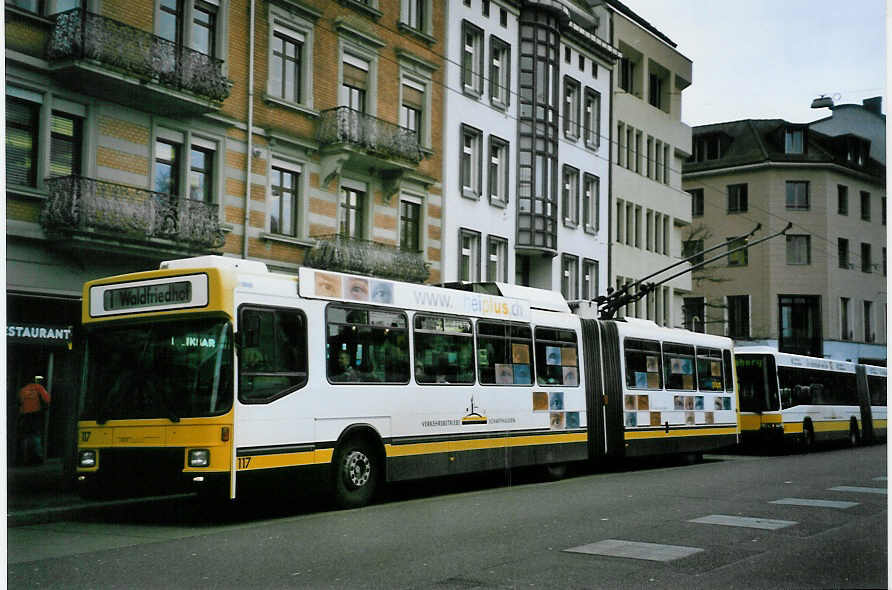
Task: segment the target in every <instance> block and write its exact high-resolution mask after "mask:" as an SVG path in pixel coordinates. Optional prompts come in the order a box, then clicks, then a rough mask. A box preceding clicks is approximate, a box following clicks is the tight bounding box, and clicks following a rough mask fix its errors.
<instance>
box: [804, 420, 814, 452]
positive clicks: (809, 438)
mask: <svg viewBox="0 0 892 590" xmlns="http://www.w3.org/2000/svg"><path fill="white" fill-rule="evenodd" d="M814 448H815V431H814V428H813V427H812V425H811V420H806V421H805V422H804V423H803V424H802V452H803V453H808V452H809V451H813V450H814Z"/></svg>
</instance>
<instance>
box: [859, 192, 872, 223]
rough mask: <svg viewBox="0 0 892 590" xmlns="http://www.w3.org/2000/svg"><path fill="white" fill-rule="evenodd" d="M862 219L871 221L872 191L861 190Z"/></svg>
mask: <svg viewBox="0 0 892 590" xmlns="http://www.w3.org/2000/svg"><path fill="white" fill-rule="evenodd" d="M861 219H862V220H864V221H870V193H869V192H867V191H861Z"/></svg>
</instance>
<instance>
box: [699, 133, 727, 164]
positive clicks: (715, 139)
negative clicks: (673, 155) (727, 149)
mask: <svg viewBox="0 0 892 590" xmlns="http://www.w3.org/2000/svg"><path fill="white" fill-rule="evenodd" d="M692 143H693V151H694V153H693V155H691V161H694V162H705V161H707V160H718V159H719V158H721V157H722V138H721V136H720V135H718V134H716V133H708V134H704V135H698V136H695V137H694V138H693V141H692Z"/></svg>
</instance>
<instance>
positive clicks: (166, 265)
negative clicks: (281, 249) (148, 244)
mask: <svg viewBox="0 0 892 590" xmlns="http://www.w3.org/2000/svg"><path fill="white" fill-rule="evenodd" d="M158 268H160V269H162V270H165V269H170V270H181V269H187V268H224V269H232V270H241V271H244V272H250V273H257V274H266V273H267V272H268V270H267V268H266V265H265V264H264V263H262V262H258V261H256V260H244V259H241V258H230V257H228V256H215V255H209V256H195V257H193V258H179V259H177V260H165V261H164V262H162V263H161V264H160V265H159V267H158Z"/></svg>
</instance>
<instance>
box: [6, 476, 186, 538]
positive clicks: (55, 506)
mask: <svg viewBox="0 0 892 590" xmlns="http://www.w3.org/2000/svg"><path fill="white" fill-rule="evenodd" d="M72 484H73V482H70V481H66V478H65V476H64V475H63V471H62V462H61V460H60V459H50V460H48V461H47V462H46V463H44V464H43V465H34V466H28V467H9V468H7V470H6V502H7V505H6V526H7V527H14V526H24V525H28V524H38V523H45V522H53V521H57V520H64V519H66V518H72V517H75V516H77V515H78V514H83V513H85V512H87V511H89V510H95V509H97V508H102V507H103V506H113V505H121V504H128V503H136V502H153V501H159V500H163V499H172V498H181V497H183V496H182V495H178V496H166V497H163V498H162V497H157V496H156V497H143V498H128V499H121V500H84V499H83V498H81V497H80V496H79V495H78V494H77V492H76V491H75V487H74V486H73V485H72Z"/></svg>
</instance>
